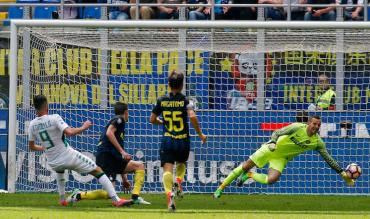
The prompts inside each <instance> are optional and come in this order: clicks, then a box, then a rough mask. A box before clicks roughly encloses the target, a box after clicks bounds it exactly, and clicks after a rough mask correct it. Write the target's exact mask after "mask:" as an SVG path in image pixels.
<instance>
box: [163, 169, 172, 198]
mask: <svg viewBox="0 0 370 219" xmlns="http://www.w3.org/2000/svg"><path fill="white" fill-rule="evenodd" d="M172 181H173V176H172V173H171V172H168V171H167V172H164V173H163V187H164V191H165V193H166V194H168V193H169V192H172V183H173V182H172Z"/></svg>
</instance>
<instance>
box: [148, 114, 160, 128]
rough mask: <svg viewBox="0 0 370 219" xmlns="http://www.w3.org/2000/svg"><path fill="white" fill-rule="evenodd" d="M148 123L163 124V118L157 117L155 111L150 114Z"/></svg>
mask: <svg viewBox="0 0 370 219" xmlns="http://www.w3.org/2000/svg"><path fill="white" fill-rule="evenodd" d="M149 120H150V123H152V124H154V125H163V120H161V119H160V118H159V116H158V115H157V114H155V113H152V114H150V119H149Z"/></svg>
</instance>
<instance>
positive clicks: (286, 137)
mask: <svg viewBox="0 0 370 219" xmlns="http://www.w3.org/2000/svg"><path fill="white" fill-rule="evenodd" d="M320 126H321V119H320V117H319V116H312V117H310V118H309V120H308V122H307V124H304V123H293V124H291V125H289V126H287V127H285V128H282V129H279V130H277V131H275V132H274V133H273V134H272V137H271V140H270V141H268V142H267V143H265V144H263V145H262V146H261V147H260V149H258V150H257V151H256V152H255V153H254V154H252V155H251V156H250V157H249V159H248V160H247V161H245V162H244V163H243V164H242V165H240V166H239V167H237V168H235V169H234V170H233V171H232V172H231V173H230V174H229V175H228V176H227V177H226V179H225V180H224V181H223V182H222V184H221V185H220V186H219V187H218V189H217V190H216V191H215V193H214V197H215V198H219V197H220V196H221V194H222V192H223V190H224V188H225V187H226V186H228V185H229V184H230V183H231V182H232V181H234V180H235V179H236V178H237V177H239V176H240V177H239V180H238V186H241V185H242V184H243V183H244V182H245V181H246V180H247V179H249V178H252V179H254V180H255V181H256V182H259V183H262V184H273V183H275V182H277V181H278V180H279V177H280V175H281V173H282V172H283V170H284V168H285V166H286V164H287V163H288V161H289V160H291V159H293V158H294V157H296V156H297V155H299V154H302V153H304V152H306V151H309V150H316V151H318V152H319V154H320V155H321V156H322V157H323V158H324V160H325V161H326V162H327V163H328V164H329V166H330V167H331V168H332V169H334V170H335V171H336V172H337V173H338V174H340V176H341V177H342V178H343V179H344V180H345V182H346V183H347V184H348V185H349V186H353V185H354V180H353V179H351V178H349V177H348V176H347V174H346V173H345V172H344V171H343V169H342V168H341V167H340V166H339V165H338V163H337V162H336V161H335V160H334V159H333V158H332V157H331V156H330V155H329V153H328V151H327V150H326V147H325V143H324V142H323V141H322V139H321V138H320V136H319V134H318V131H319V129H320ZM267 163H269V170H268V174H261V173H256V172H251V171H250V170H251V169H252V168H253V167H254V166H257V167H259V168H262V167H263V166H265V165H266V164H267Z"/></svg>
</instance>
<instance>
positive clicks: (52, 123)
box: [28, 95, 132, 206]
mask: <svg viewBox="0 0 370 219" xmlns="http://www.w3.org/2000/svg"><path fill="white" fill-rule="evenodd" d="M33 104H34V107H35V109H36V114H37V117H36V118H35V119H33V120H32V121H31V123H30V126H29V130H28V137H29V148H30V149H31V150H33V151H45V153H46V158H47V162H48V164H49V166H50V167H51V168H52V169H53V170H54V171H55V172H56V178H57V186H58V192H59V195H60V204H61V205H63V206H66V205H67V204H68V203H67V201H66V199H65V179H64V171H65V170H74V171H76V172H78V173H89V174H91V175H93V176H95V177H96V178H97V179H98V181H99V183H100V184H102V186H103V188H104V190H106V192H107V193H108V194H109V197H110V198H111V199H112V203H113V205H114V206H122V205H128V204H131V202H132V201H131V200H124V199H120V198H119V197H118V196H117V194H116V191H115V190H114V187H113V185H112V183H111V182H110V181H109V179H108V177H107V176H106V175H105V174H104V172H103V171H102V169H101V168H100V167H98V166H97V165H96V164H95V162H94V161H92V160H91V159H90V158H88V157H87V156H85V155H83V154H82V153H80V152H78V151H76V150H74V149H73V148H72V147H70V145H69V143H68V142H67V141H66V140H65V136H68V137H69V136H74V135H77V134H80V133H82V132H83V131H85V130H86V129H88V128H89V127H90V126H91V125H92V123H91V122H90V121H88V120H87V121H86V122H84V124H83V125H82V126H81V127H79V128H72V127H69V126H68V125H67V123H65V122H64V120H63V119H62V117H60V116H59V115H58V114H53V115H49V114H48V102H47V99H46V97H45V96H44V95H36V96H35V97H34V99H33ZM35 141H39V142H41V144H42V146H41V145H37V144H36V143H35Z"/></svg>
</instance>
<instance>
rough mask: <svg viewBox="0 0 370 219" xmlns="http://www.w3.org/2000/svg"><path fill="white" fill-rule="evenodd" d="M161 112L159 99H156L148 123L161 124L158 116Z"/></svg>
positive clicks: (161, 121)
mask: <svg viewBox="0 0 370 219" xmlns="http://www.w3.org/2000/svg"><path fill="white" fill-rule="evenodd" d="M161 113H162V108H161V100H160V99H158V100H157V104H156V105H155V107H154V108H153V110H152V114H150V119H149V121H150V123H152V124H154V125H163V120H161V119H160V118H159V115H161Z"/></svg>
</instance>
